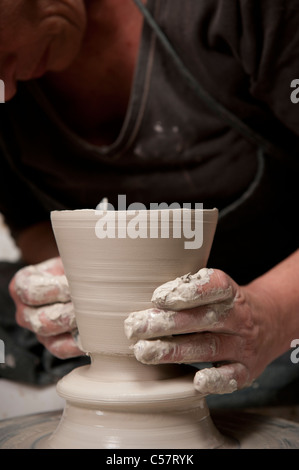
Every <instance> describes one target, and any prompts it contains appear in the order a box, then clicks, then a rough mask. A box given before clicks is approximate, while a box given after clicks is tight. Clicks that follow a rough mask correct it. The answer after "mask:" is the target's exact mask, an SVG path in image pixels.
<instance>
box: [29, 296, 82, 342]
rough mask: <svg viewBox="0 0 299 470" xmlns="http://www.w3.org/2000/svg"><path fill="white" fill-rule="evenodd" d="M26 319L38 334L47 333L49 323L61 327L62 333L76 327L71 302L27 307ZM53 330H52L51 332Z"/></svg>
mask: <svg viewBox="0 0 299 470" xmlns="http://www.w3.org/2000/svg"><path fill="white" fill-rule="evenodd" d="M24 319H25V320H26V321H27V322H28V323H29V324H30V325H31V328H32V330H33V331H34V332H35V333H37V334H43V335H46V333H47V331H48V325H49V323H51V324H52V325H54V326H56V327H59V329H60V333H61V332H63V328H64V330H65V331H69V330H72V329H74V328H76V320H75V314H74V309H73V304H72V303H71V302H67V303H56V304H53V305H46V306H42V307H35V308H32V307H25V308H24ZM51 333H52V330H51V331H50V333H48V334H51Z"/></svg>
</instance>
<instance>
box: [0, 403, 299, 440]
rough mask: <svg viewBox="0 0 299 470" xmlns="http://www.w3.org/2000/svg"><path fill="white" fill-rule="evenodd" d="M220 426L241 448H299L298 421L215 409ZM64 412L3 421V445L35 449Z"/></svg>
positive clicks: (1, 422) (214, 418)
mask: <svg viewBox="0 0 299 470" xmlns="http://www.w3.org/2000/svg"><path fill="white" fill-rule="evenodd" d="M211 415H212V418H213V421H214V423H215V425H216V427H217V428H218V430H219V431H220V432H221V433H222V434H223V435H226V436H229V437H232V438H234V439H235V440H236V441H237V443H238V444H239V445H238V447H239V448H240V449H299V424H297V423H293V422H291V421H287V420H284V419H279V418H272V417H267V416H262V415H257V414H252V413H240V412H229V413H228V412H213V413H211ZM60 418H61V412H60V411H59V412H48V413H40V414H34V415H29V416H22V417H18V418H12V419H6V420H3V421H0V449H35V448H37V447H38V443H39V441H40V440H41V439H44V438H46V437H47V436H50V435H51V434H52V432H53V431H54V430H55V429H56V427H57V425H58V424H59V421H60Z"/></svg>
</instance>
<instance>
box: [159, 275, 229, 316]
mask: <svg viewBox="0 0 299 470" xmlns="http://www.w3.org/2000/svg"><path fill="white" fill-rule="evenodd" d="M234 296H235V292H234V286H233V283H232V282H230V278H229V277H228V276H226V275H225V274H224V273H223V272H222V271H218V270H214V269H208V268H203V269H200V270H199V271H198V272H197V273H196V274H186V275H184V276H181V277H178V278H176V279H174V280H173V281H169V282H166V283H165V284H163V285H162V286H159V287H158V288H157V289H156V290H155V291H154V293H153V296H152V303H153V304H154V305H155V307H158V308H164V309H171V310H183V309H188V308H194V307H198V306H201V305H207V304H209V303H215V302H224V301H233V298H234Z"/></svg>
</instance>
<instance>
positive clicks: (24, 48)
mask: <svg viewBox="0 0 299 470" xmlns="http://www.w3.org/2000/svg"><path fill="white" fill-rule="evenodd" d="M85 27H86V11H85V1H84V0H30V1H28V0H13V1H12V0H0V79H2V80H3V81H4V83H5V98H6V100H8V99H10V98H12V97H13V96H14V94H15V92H16V84H17V81H24V80H31V79H33V78H38V77H40V76H42V75H44V73H45V72H47V71H59V70H63V69H65V68H67V66H68V65H70V64H71V62H72V61H73V60H74V58H75V57H76V55H77V54H78V52H79V49H80V46H81V42H82V38H83V36H84V31H85Z"/></svg>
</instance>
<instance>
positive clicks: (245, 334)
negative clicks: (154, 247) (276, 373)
mask: <svg viewBox="0 0 299 470" xmlns="http://www.w3.org/2000/svg"><path fill="white" fill-rule="evenodd" d="M152 302H153V304H154V306H155V308H152V309H149V310H146V311H141V312H134V313H132V314H131V315H130V316H129V317H128V319H127V320H126V321H125V332H126V335H127V337H128V339H133V340H134V341H137V342H136V343H135V345H134V354H135V356H136V358H137V359H138V360H139V361H140V362H143V363H145V364H161V363H189V364H191V363H200V362H211V363H213V364H214V367H212V368H205V369H202V370H200V371H198V372H197V373H196V375H195V378H194V385H195V388H196V389H197V390H198V391H199V392H201V393H203V394H205V395H207V394H210V393H218V394H220V393H230V392H232V391H234V390H236V389H240V388H243V387H245V386H248V385H250V383H251V382H252V381H253V380H254V379H255V378H256V377H257V376H258V375H259V374H260V373H261V372H262V371H263V370H264V368H265V367H266V366H267V364H268V363H269V362H271V360H272V358H271V357H270V355H271V351H270V350H271V347H270V346H269V344H271V333H270V330H271V326H270V325H268V324H267V320H266V318H265V320H264V318H263V307H261V305H263V303H262V304H260V302H259V301H257V299H256V296H255V295H252V293H251V291H250V289H248V290H247V288H246V287H240V286H238V285H237V284H236V283H235V282H234V281H233V280H232V279H231V278H230V277H229V276H227V275H226V274H225V273H224V272H222V271H218V270H212V269H202V270H200V271H199V272H198V273H197V274H195V275H193V276H191V275H186V276H183V277H181V278H178V279H176V280H174V281H171V282H168V283H166V284H164V285H162V286H161V287H159V288H158V289H156V291H155V292H154V295H153V298H152Z"/></svg>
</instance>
